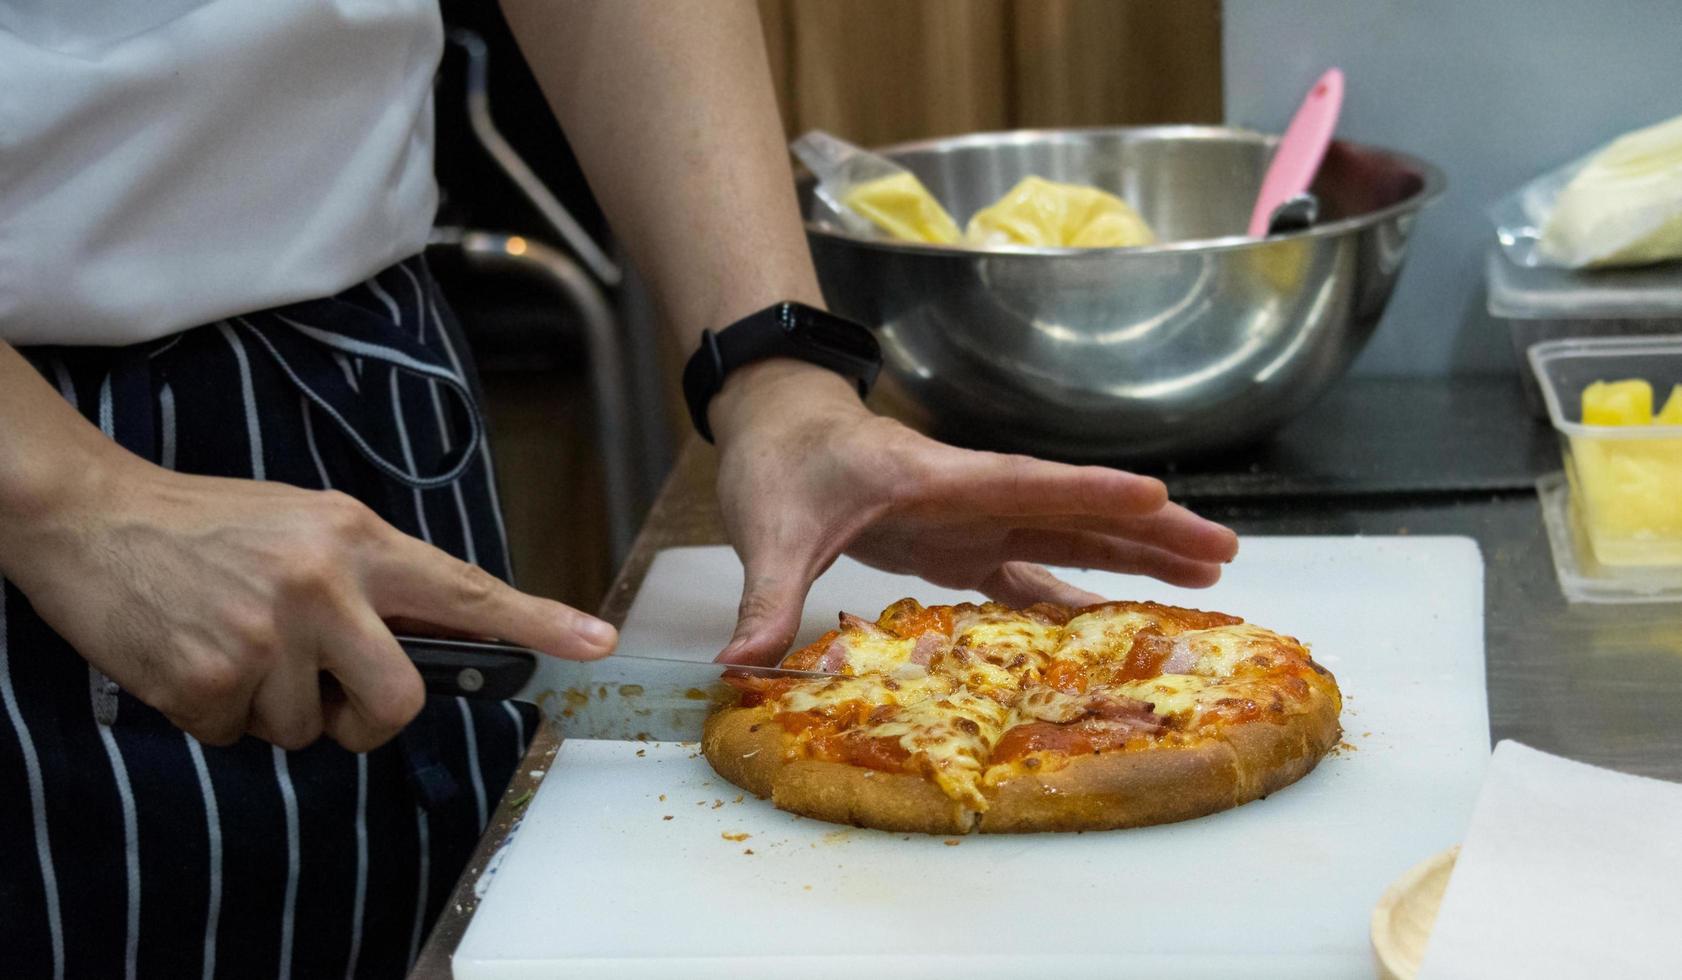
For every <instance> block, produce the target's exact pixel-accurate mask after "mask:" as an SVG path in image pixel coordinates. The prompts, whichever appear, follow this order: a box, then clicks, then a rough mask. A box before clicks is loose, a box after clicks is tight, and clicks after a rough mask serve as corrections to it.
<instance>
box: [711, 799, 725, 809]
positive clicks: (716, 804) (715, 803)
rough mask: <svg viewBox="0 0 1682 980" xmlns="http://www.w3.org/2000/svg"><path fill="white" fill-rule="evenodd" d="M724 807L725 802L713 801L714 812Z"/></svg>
mask: <svg viewBox="0 0 1682 980" xmlns="http://www.w3.org/2000/svg"><path fill="white" fill-rule="evenodd" d="M723 805H724V801H723V800H713V809H714V810H716V809H718V808H719V807H721V806H723Z"/></svg>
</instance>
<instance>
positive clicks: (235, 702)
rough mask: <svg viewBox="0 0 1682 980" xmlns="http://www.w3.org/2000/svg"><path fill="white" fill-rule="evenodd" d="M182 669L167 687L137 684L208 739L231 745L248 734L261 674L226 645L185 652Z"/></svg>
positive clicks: (174, 719)
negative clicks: (243, 667) (245, 666)
mask: <svg viewBox="0 0 1682 980" xmlns="http://www.w3.org/2000/svg"><path fill="white" fill-rule="evenodd" d="M181 663H182V665H183V666H182V673H181V675H180V677H179V679H178V680H177V682H176V683H175V684H173V685H170V686H169V688H167V689H166V690H162V691H146V690H135V691H133V693H134V694H135V695H136V696H137V697H139V698H140V699H141V700H143V701H146V702H147V703H149V704H152V705H153V706H155V707H156V708H158V710H159V711H162V712H163V714H164V717H166V718H168V719H169V720H170V723H171V724H173V725H175V727H177V728H179V729H181V730H182V731H184V732H186V733H187V734H188V735H191V736H192V737H193V738H194V739H196V740H198V741H199V742H200V743H202V744H204V745H232V744H234V743H235V742H237V741H239V740H240V738H241V736H243V735H244V734H245V731H246V727H247V723H248V722H249V720H250V718H251V698H252V694H253V692H254V691H255V690H256V686H257V678H255V677H252V676H251V675H248V674H246V673H245V672H243V671H241V670H240V669H239V667H238V665H237V664H236V663H234V661H233V660H232V659H230V658H229V657H228V656H226V655H225V654H224V653H223V651H222V650H220V649H217V650H214V651H202V650H201V651H192V650H190V649H189V650H187V651H183V652H182V653H181Z"/></svg>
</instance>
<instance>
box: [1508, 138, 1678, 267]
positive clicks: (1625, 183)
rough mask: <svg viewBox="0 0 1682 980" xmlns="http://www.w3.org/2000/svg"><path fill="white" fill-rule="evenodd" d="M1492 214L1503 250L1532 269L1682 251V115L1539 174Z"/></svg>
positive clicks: (1650, 258)
mask: <svg viewBox="0 0 1682 980" xmlns="http://www.w3.org/2000/svg"><path fill="white" fill-rule="evenodd" d="M1489 216H1490V218H1491V220H1493V221H1494V222H1495V230H1496V234H1497V236H1498V237H1499V239H1500V242H1501V249H1502V251H1504V252H1505V253H1506V255H1507V257H1508V258H1509V259H1511V260H1512V261H1513V262H1514V263H1515V264H1517V265H1521V266H1525V267H1527V268H1533V267H1536V266H1556V267H1560V268H1567V269H1582V268H1591V267H1604V266H1621V265H1645V264H1648V263H1652V262H1662V261H1665V260H1667V259H1676V258H1682V116H1678V117H1676V118H1675V119H1671V120H1669V121H1667V122H1663V123H1659V124H1658V125H1656V126H1649V127H1647V128H1646V129H1640V130H1636V131H1635V132H1633V133H1627V134H1625V135H1623V136H1621V137H1619V138H1618V139H1616V140H1613V141H1612V142H1611V143H1609V144H1607V145H1606V146H1604V147H1602V148H1600V149H1598V150H1596V151H1595V152H1594V153H1592V154H1589V155H1588V156H1586V157H1583V158H1582V159H1579V160H1576V161H1573V162H1572V163H1570V164H1567V165H1566V166H1564V167H1561V168H1559V169H1557V170H1554V171H1551V172H1549V173H1546V174H1543V175H1542V176H1540V177H1537V178H1536V179H1535V180H1532V181H1531V182H1530V183H1528V184H1525V185H1524V186H1523V187H1520V188H1519V189H1518V190H1517V191H1515V192H1513V193H1512V194H1510V195H1508V196H1507V197H1505V198H1503V199H1502V200H1501V201H1499V202H1498V203H1496V205H1495V206H1494V207H1493V208H1491V209H1490V211H1489Z"/></svg>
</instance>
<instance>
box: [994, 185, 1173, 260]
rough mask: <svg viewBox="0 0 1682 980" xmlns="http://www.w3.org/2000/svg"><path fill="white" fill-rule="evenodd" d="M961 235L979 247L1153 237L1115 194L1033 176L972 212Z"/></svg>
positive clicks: (1097, 243) (1135, 241) (1082, 244)
mask: <svg viewBox="0 0 1682 980" xmlns="http://www.w3.org/2000/svg"><path fill="white" fill-rule="evenodd" d="M965 234H966V236H967V237H968V240H969V241H970V243H972V244H975V245H981V246H987V245H1029V246H1041V247H1043V246H1052V247H1062V248H1068V247H1074V248H1116V247H1120V246H1127V245H1149V244H1151V243H1152V242H1155V241H1156V234H1155V233H1154V232H1152V231H1151V229H1150V226H1149V225H1147V224H1145V219H1144V218H1142V217H1140V216H1139V212H1137V211H1135V210H1133V207H1132V205H1130V204H1128V203H1127V202H1126V201H1123V200H1122V199H1121V198H1119V197H1116V196H1115V195H1114V194H1111V193H1108V192H1107V191H1101V190H1099V189H1098V188H1096V187H1087V186H1085V185H1082V184H1061V183H1058V182H1056V181H1052V180H1046V179H1045V178H1044V177H1034V176H1028V177H1024V178H1022V180H1021V181H1020V182H1018V183H1017V185H1016V186H1015V187H1012V188H1011V189H1010V190H1009V191H1008V192H1007V193H1006V194H1005V196H1004V197H1001V198H999V199H998V200H997V201H995V202H993V204H992V205H991V206H990V207H987V208H983V209H982V210H980V211H977V212H976V213H975V216H974V217H972V218H970V219H969V228H968V230H967V231H966V233H965Z"/></svg>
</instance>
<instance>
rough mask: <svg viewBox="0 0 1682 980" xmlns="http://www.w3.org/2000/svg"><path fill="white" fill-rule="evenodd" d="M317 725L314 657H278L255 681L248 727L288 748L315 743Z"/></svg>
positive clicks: (318, 683) (318, 701) (317, 680)
mask: <svg viewBox="0 0 1682 980" xmlns="http://www.w3.org/2000/svg"><path fill="white" fill-rule="evenodd" d="M321 725H322V716H321V679H320V677H319V672H318V671H317V670H316V665H315V661H314V658H307V657H297V656H289V657H285V658H282V659H281V660H280V662H279V664H278V665H277V666H276V667H275V669H274V670H271V671H270V672H269V673H268V674H266V675H264V677H263V680H262V682H261V683H259V684H258V685H257V692H256V694H254V695H253V696H252V698H251V720H250V722H249V723H248V726H247V727H248V730H249V731H250V732H251V734H253V735H255V736H257V737H258V738H260V739H262V740H263V741H265V742H268V743H270V744H272V745H276V746H279V747H280V748H283V749H286V750H287V751H289V752H290V751H297V750H298V749H304V748H308V747H309V746H311V745H313V744H315V741H316V739H318V738H320V737H321Z"/></svg>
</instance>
